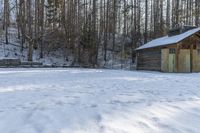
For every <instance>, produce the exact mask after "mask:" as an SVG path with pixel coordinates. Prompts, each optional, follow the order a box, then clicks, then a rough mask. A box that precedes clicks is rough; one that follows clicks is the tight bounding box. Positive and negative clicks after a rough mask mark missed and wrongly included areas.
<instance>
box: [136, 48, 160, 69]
mask: <svg viewBox="0 0 200 133" xmlns="http://www.w3.org/2000/svg"><path fill="white" fill-rule="evenodd" d="M137 69H138V70H152V71H161V49H160V48H155V49H146V50H141V51H138V54H137Z"/></svg>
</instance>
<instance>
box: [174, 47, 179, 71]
mask: <svg viewBox="0 0 200 133" xmlns="http://www.w3.org/2000/svg"><path fill="white" fill-rule="evenodd" d="M179 47H180V43H177V44H176V69H175V71H176V72H179V69H178V68H179V63H178V62H179V50H180V49H179Z"/></svg>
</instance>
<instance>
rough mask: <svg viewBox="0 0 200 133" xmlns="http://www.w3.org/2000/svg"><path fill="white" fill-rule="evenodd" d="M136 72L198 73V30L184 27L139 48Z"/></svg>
mask: <svg viewBox="0 0 200 133" xmlns="http://www.w3.org/2000/svg"><path fill="white" fill-rule="evenodd" d="M136 52H137V60H136V62H137V70H154V71H162V72H181V73H182V72H183V73H189V72H200V28H197V27H191V26H184V27H182V28H177V29H173V30H171V31H170V32H169V34H168V35H167V36H165V37H161V38H158V39H155V40H153V41H151V42H149V43H147V44H145V45H143V46H141V47H139V48H137V49H136Z"/></svg>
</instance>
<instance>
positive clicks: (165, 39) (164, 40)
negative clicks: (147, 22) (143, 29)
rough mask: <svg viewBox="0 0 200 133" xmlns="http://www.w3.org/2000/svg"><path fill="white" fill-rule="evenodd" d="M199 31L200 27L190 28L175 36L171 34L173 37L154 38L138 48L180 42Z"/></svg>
mask: <svg viewBox="0 0 200 133" xmlns="http://www.w3.org/2000/svg"><path fill="white" fill-rule="evenodd" d="M199 31H200V28H195V29H192V30H189V31H187V32H184V33H182V34H179V35H175V36H171V37H169V36H165V37H161V38H158V39H155V40H152V41H150V42H148V43H146V44H144V45H142V46H141V47H139V48H137V49H136V50H142V49H147V48H153V47H160V46H165V45H170V44H175V43H178V42H180V41H182V40H184V39H185V38H187V37H190V36H192V35H193V34H195V33H197V32H199Z"/></svg>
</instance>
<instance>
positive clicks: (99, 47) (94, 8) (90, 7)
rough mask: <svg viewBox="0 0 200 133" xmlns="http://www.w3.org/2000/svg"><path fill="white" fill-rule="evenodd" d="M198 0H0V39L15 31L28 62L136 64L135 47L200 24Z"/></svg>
mask: <svg viewBox="0 0 200 133" xmlns="http://www.w3.org/2000/svg"><path fill="white" fill-rule="evenodd" d="M199 20H200V2H199V0H1V2H0V26H1V28H0V36H1V38H3V39H2V42H4V43H5V44H9V43H10V42H9V41H10V40H9V29H10V28H15V29H16V31H17V32H16V37H17V38H18V40H19V44H20V49H21V51H23V50H24V49H26V48H27V51H28V54H27V60H28V61H32V60H33V54H34V51H35V50H37V51H39V56H40V58H44V55H45V54H46V53H48V52H49V51H57V50H59V51H60V54H62V55H63V56H64V57H67V56H68V55H69V53H70V54H72V55H73V57H74V59H73V60H74V63H79V64H82V65H89V66H93V67H95V66H96V67H98V66H99V64H100V63H101V62H104V63H103V64H106V63H107V62H108V61H109V60H112V63H111V66H112V65H113V62H115V61H116V62H117V60H118V59H119V62H120V64H122V65H121V67H122V68H123V64H124V63H125V62H126V60H129V61H130V64H133V63H134V60H135V48H137V47H138V46H141V45H143V44H145V43H146V42H148V41H150V40H152V39H155V38H158V37H161V36H165V35H166V34H167V33H168V31H169V30H170V29H171V28H174V27H176V26H178V25H194V26H199V25H200V21H199Z"/></svg>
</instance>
